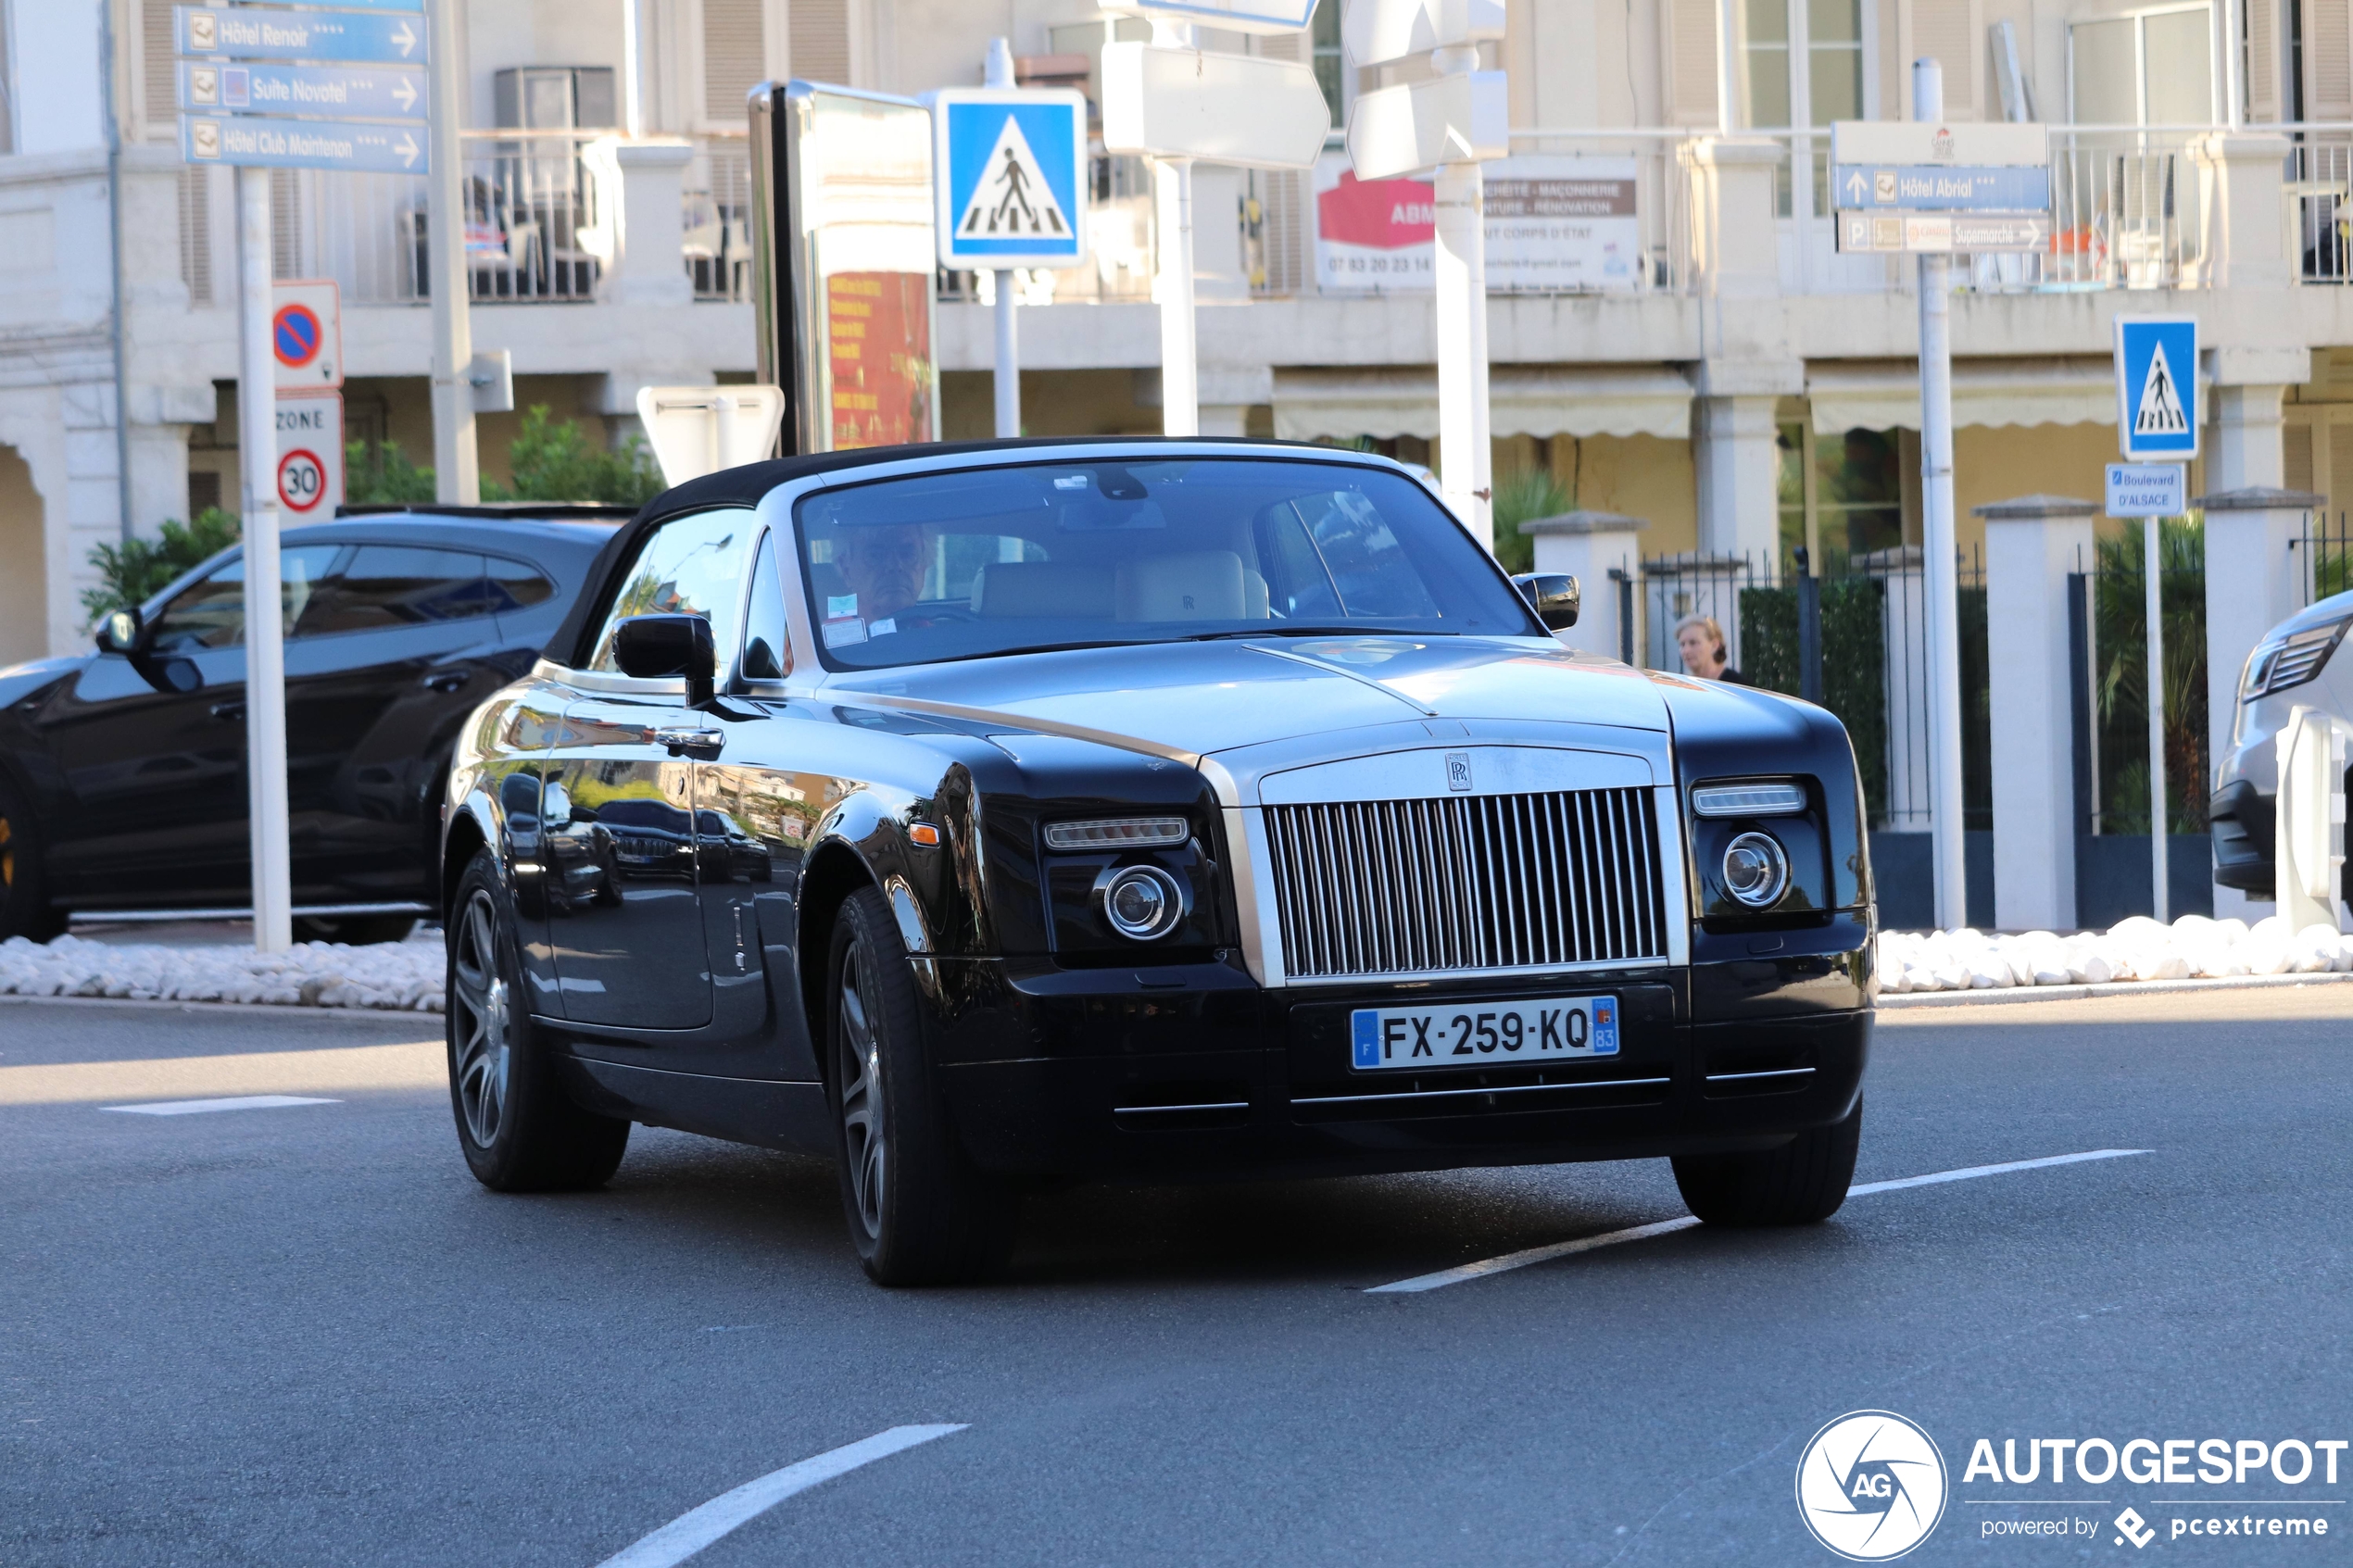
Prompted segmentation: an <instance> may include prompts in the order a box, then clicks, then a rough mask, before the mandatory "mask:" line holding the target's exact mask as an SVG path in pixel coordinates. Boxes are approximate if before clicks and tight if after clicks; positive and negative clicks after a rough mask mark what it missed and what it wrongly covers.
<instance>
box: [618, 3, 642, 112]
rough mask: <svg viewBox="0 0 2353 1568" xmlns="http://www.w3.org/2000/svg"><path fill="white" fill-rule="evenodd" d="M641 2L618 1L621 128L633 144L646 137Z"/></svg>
mask: <svg viewBox="0 0 2353 1568" xmlns="http://www.w3.org/2000/svg"><path fill="white" fill-rule="evenodd" d="M644 7H645V0H621V128H622V129H623V131H625V132H628V135H629V139H630V140H631V141H633V142H635V141H636V140H638V139H639V138H640V137H642V136H644V135H645V133H646V82H645V74H646V15H645V8H644Z"/></svg>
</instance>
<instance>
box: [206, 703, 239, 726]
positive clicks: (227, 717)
mask: <svg viewBox="0 0 2353 1568" xmlns="http://www.w3.org/2000/svg"><path fill="white" fill-rule="evenodd" d="M212 716H213V717H214V718H216V719H218V720H220V721H221V722H222V723H224V724H233V723H236V722H237V721H239V720H241V719H243V718H244V717H245V704H244V703H243V702H239V701H234V700H233V701H229V702H216V703H214V704H213V705H212Z"/></svg>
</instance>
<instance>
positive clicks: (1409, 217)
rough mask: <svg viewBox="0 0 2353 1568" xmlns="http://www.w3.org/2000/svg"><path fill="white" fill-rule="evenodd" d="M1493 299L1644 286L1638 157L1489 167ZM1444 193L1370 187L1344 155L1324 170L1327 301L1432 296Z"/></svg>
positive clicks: (1321, 248) (1321, 211)
mask: <svg viewBox="0 0 2353 1568" xmlns="http://www.w3.org/2000/svg"><path fill="white" fill-rule="evenodd" d="M1485 173H1486V209H1487V287H1488V292H1490V293H1491V294H1579V293H1594V292H1600V291H1630V290H1633V289H1635V288H1638V287H1640V286H1641V277H1642V222H1641V217H1640V214H1639V211H1638V209H1637V205H1636V190H1637V186H1636V179H1635V169H1634V160H1633V159H1632V158H1608V157H1512V158H1498V159H1496V160H1494V161H1493V162H1491V163H1489V164H1487V165H1486V168H1485ZM1435 202H1436V193H1435V191H1434V190H1433V188H1432V186H1431V185H1430V183H1429V182H1428V181H1426V180H1359V179H1357V178H1356V175H1355V171H1354V170H1353V169H1351V168H1350V167H1349V163H1348V159H1347V157H1345V156H1342V155H1333V156H1327V157H1325V158H1324V159H1323V161H1322V162H1320V163H1319V164H1317V165H1316V168H1315V284H1316V287H1317V288H1318V289H1319V290H1320V291H1321V292H1323V293H1326V294H1396V293H1412V292H1425V291H1428V289H1429V288H1430V287H1431V286H1432V285H1431V276H1432V268H1433V267H1434V266H1435V264H1436V252H1437V210H1436V207H1435Z"/></svg>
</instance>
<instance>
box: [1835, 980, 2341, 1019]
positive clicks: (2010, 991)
mask: <svg viewBox="0 0 2353 1568" xmlns="http://www.w3.org/2000/svg"><path fill="white" fill-rule="evenodd" d="M2347 984H2353V974H2242V975H2234V976H2233V977H2231V978H2229V979H2225V980H2111V981H2109V982H2108V984H2106V985H1986V986H1981V987H1978V988H1977V989H1974V990H1969V991H1913V992H1909V993H1906V994H1905V995H1903V996H1894V995H1886V996H1881V997H1880V998H1879V1007H1880V1009H1881V1010H1882V1011H1889V1010H1894V1011H1900V1010H1904V1009H1906V1008H1958V1007H1981V1006H1985V1005H1989V1004H1993V1003H2001V1002H2074V1001H2083V1000H2087V999H2089V998H2091V997H2162V996H2171V995H2177V994H2179V993H2181V992H2184V991H2269V990H2277V989H2279V988H2281V987H2283V986H2297V985H2347Z"/></svg>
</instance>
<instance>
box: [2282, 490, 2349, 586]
mask: <svg viewBox="0 0 2353 1568" xmlns="http://www.w3.org/2000/svg"><path fill="white" fill-rule="evenodd" d="M2288 553H2289V554H2290V555H2291V556H2293V557H2294V558H2295V560H2296V583H2298V585H2299V586H2300V587H2301V588H2302V590H2303V596H2304V603H2306V604H2308V605H2309V604H2312V603H2315V602H2317V601H2318V600H2321V599H2325V598H2327V597H2328V596H2331V595H2332V594H2342V593H2344V592H2345V591H2346V590H2347V589H2348V588H2353V528H2348V525H2347V521H2346V514H2345V513H2343V512H2339V513H2337V514H2336V515H2335V517H2334V518H2332V517H2330V516H2329V514H2328V513H2326V512H2307V513H2306V514H2305V515H2304V525H2303V526H2302V527H2301V528H2299V529H2298V530H2297V531H2296V537H2295V538H2294V539H2291V540H2289V541H2288Z"/></svg>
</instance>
